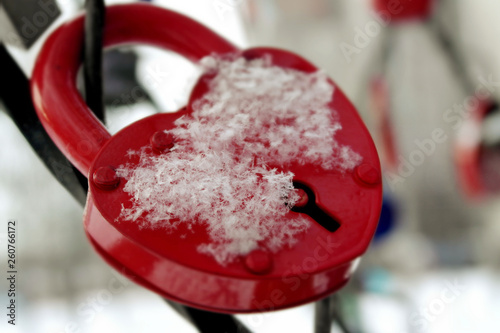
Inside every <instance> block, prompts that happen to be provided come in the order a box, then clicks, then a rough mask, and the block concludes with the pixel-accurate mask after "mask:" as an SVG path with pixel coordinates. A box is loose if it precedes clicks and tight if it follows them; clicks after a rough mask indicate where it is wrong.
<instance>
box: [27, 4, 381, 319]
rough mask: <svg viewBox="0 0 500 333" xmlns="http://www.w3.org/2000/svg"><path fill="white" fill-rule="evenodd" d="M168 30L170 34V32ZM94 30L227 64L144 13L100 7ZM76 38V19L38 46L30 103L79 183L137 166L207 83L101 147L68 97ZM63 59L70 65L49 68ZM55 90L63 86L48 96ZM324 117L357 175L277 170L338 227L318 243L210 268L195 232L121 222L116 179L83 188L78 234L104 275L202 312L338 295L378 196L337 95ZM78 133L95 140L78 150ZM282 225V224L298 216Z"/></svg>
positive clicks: (219, 43) (193, 36)
mask: <svg viewBox="0 0 500 333" xmlns="http://www.w3.org/2000/svg"><path fill="white" fill-rule="evenodd" d="M172 20H173V21H175V22H176V24H177V25H178V26H176V27H175V31H177V32H175V31H174V29H173V28H172V24H173V23H172V22H171V21H172ZM116 21H119V22H116ZM106 22H107V25H109V26H110V28H108V29H107V30H106V32H105V33H106V35H105V36H106V41H107V45H112V44H114V43H123V42H134V41H135V42H137V41H138V42H143V43H147V44H152V45H157V46H160V47H164V48H169V49H173V50H175V51H176V52H179V53H180V54H182V55H184V56H186V57H187V58H188V59H191V60H197V59H199V58H200V57H202V56H203V55H206V54H208V53H211V52H217V53H226V52H238V50H236V49H235V48H234V47H233V46H231V45H230V44H229V43H227V42H225V41H224V40H223V39H221V38H220V37H215V36H214V35H213V33H211V32H209V31H207V30H206V28H203V27H202V26H200V25H199V24H197V23H195V22H194V21H191V20H189V19H187V18H185V17H184V16H180V15H177V14H175V13H172V12H170V11H167V10H164V9H159V8H156V7H153V6H150V5H137V4H136V5H122V6H115V7H110V8H109V9H108V17H107V20H106ZM123 22H125V23H123ZM143 27H144V28H143ZM145 27H147V29H146V28H145ZM81 33H82V19H81V18H78V19H76V20H75V21H72V22H70V23H68V24H66V25H64V26H63V27H61V28H59V29H58V30H57V31H56V32H55V33H54V34H53V35H52V36H51V37H50V39H49V41H48V42H47V44H46V45H45V46H44V49H43V50H42V53H41V56H40V58H39V60H38V61H37V68H36V69H35V77H34V80H33V95H34V96H35V99H36V105H37V110H38V112H39V115H40V117H41V118H42V121H43V124H44V126H45V127H46V128H47V130H48V131H49V133H50V134H51V136H52V137H53V138H54V140H55V141H56V143H58V146H59V147H63V148H64V152H65V154H67V155H68V156H69V157H70V158H71V160H72V162H73V163H75V165H77V166H78V167H79V168H80V170H81V171H82V172H84V173H85V174H88V173H89V172H90V174H91V175H93V174H94V173H95V171H96V170H100V168H103V167H111V168H116V167H118V166H119V165H121V164H124V163H137V162H138V161H137V157H136V159H135V160H134V158H132V159H130V158H129V157H128V155H127V151H128V150H130V149H132V150H138V149H139V148H141V147H143V146H145V145H150V144H151V136H152V135H153V134H154V133H156V132H158V131H161V130H165V129H169V128H172V127H174V124H173V122H174V121H175V120H176V119H177V118H178V117H180V116H182V115H184V114H189V113H190V112H192V108H191V104H192V102H193V101H195V100H197V99H199V98H200V97H201V96H202V95H203V94H204V93H205V92H206V91H207V81H208V80H209V79H210V78H209V77H202V78H200V79H199V81H198V83H197V84H196V85H195V87H194V88H193V91H192V94H191V97H190V99H189V102H188V105H187V107H186V108H184V109H182V110H180V111H178V112H176V113H168V114H157V115H153V116H150V117H147V118H145V119H142V120H140V121H137V122H135V123H133V124H131V125H130V126H128V127H126V128H124V129H122V130H121V131H120V132H118V133H117V134H115V135H114V136H113V137H111V138H109V134H107V132H106V130H105V129H104V127H103V126H102V124H100V123H99V122H98V121H97V120H96V119H95V117H93V116H92V115H91V114H90V110H88V108H86V106H85V105H84V103H83V101H82V100H81V98H80V97H79V96H78V93H77V92H76V88H75V80H74V79H75V73H76V69H77V68H78V63H79V60H78V59H77V54H78V52H79V51H78V52H77V51H75V50H74V49H78V50H80V47H81V45H80V44H81ZM159 35H160V36H159ZM188 44H189V45H190V46H189V47H188ZM63 45H64V48H63ZM63 50H65V51H64V54H63ZM241 52H242V54H243V55H244V56H245V57H247V58H255V57H261V56H263V55H271V56H272V60H273V62H274V63H275V64H276V65H278V66H283V67H289V68H295V69H298V70H302V71H306V72H312V71H315V70H316V67H315V66H313V65H312V64H310V63H309V62H307V61H306V60H304V59H302V58H301V57H299V56H296V55H294V54H293V53H290V52H287V51H283V50H277V49H271V48H254V49H250V50H246V51H241ZM68 54H69V55H71V56H73V57H75V59H64V60H61V59H59V58H60V57H63V58H67V57H68V56H67V55H68ZM53 75H54V76H55V78H54V77H53ZM62 78H64V80H63V81H62V82H63V83H64V84H63V85H61V84H59V85H58V84H57V82H59V80H61V79H62ZM46 81H48V83H47V82H46ZM332 84H333V82H332ZM49 88H51V89H49ZM68 96H69V97H68ZM70 102H71V103H74V105H70V104H69V103H70ZM330 107H331V110H332V112H336V114H337V116H336V117H337V118H338V119H339V121H340V122H341V124H342V130H340V131H338V132H337V133H336V134H335V138H336V140H337V141H338V142H339V144H341V145H348V146H350V147H352V149H353V150H354V151H356V152H357V153H359V154H360V155H361V156H362V157H363V169H362V170H353V171H352V172H341V171H338V170H329V171H325V170H323V169H321V168H320V167H318V166H315V165H297V164H295V163H290V164H289V165H286V166H284V167H282V169H283V170H285V171H286V170H290V171H292V172H293V173H294V174H295V180H296V181H298V182H300V183H302V184H305V185H307V186H309V187H310V188H311V189H312V190H313V191H314V195H315V197H316V205H317V206H319V207H320V208H321V209H322V210H323V211H325V212H326V213H327V214H328V215H330V216H331V217H334V218H335V219H336V220H337V221H338V222H339V223H340V225H341V226H340V228H339V229H338V230H337V231H335V232H329V231H328V230H326V229H325V228H324V227H322V226H321V225H319V224H318V223H316V222H315V221H313V220H311V227H310V228H309V229H308V230H307V231H306V232H305V233H303V234H301V235H300V236H299V237H298V242H297V244H296V245H295V246H293V247H292V248H286V249H283V250H281V251H279V252H278V253H268V252H267V251H266V249H265V246H263V248H262V249H260V250H259V251H258V252H254V253H253V254H252V253H250V254H249V255H247V256H246V257H241V258H240V260H237V261H236V262H233V263H231V264H228V265H227V266H222V265H220V264H218V263H217V262H216V261H215V260H214V259H213V258H212V257H210V256H207V255H205V254H202V253H200V252H199V251H198V250H197V248H198V245H200V244H203V243H208V242H210V238H209V236H208V233H207V230H206V228H205V226H203V225H201V224H193V228H192V230H188V229H187V228H185V227H183V226H181V227H179V228H178V229H176V230H174V231H172V232H166V231H165V230H162V229H156V230H151V229H148V228H140V227H139V224H137V223H130V222H126V221H121V220H120V218H119V215H120V212H121V209H122V205H123V206H125V207H129V206H130V205H131V201H130V200H131V198H130V196H129V194H128V193H126V192H124V191H123V187H124V185H125V183H126V180H124V179H122V180H121V181H120V182H119V184H118V187H117V188H115V189H112V190H109V189H102V188H100V187H98V186H96V184H94V182H90V188H89V191H90V192H89V196H88V201H87V206H86V210H85V217H84V220H85V221H84V226H85V231H86V233H87V235H88V237H89V239H90V241H91V243H92V244H93V245H94V247H95V249H96V250H97V251H98V252H99V253H100V254H101V255H102V256H103V258H104V259H105V260H106V261H107V262H108V263H109V264H110V265H112V266H113V267H115V268H116V269H117V270H118V271H120V272H122V273H123V274H125V275H126V276H128V277H129V278H131V279H132V280H134V281H135V282H137V283H139V284H141V285H143V286H145V287H147V288H149V289H151V290H153V291H155V292H157V293H159V294H161V295H163V296H165V297H167V298H169V299H172V300H175V301H178V302H181V303H184V304H187V305H190V306H194V307H197V308H202V309H206V310H211V311H218V312H228V313H245V312H258V311H268V310H273V309H279V308H286V307H291V306H295V305H299V304H303V303H307V302H310V301H314V300H317V299H319V298H322V297H324V296H326V295H327V294H329V293H332V292H334V291H336V290H338V289H339V288H341V287H342V286H343V285H345V283H347V281H348V280H349V278H350V276H351V275H352V273H353V271H354V269H355V267H356V264H357V262H358V259H359V258H360V256H361V255H362V254H363V253H364V252H365V251H366V249H367V248H368V245H369V243H370V241H371V238H372V236H373V234H374V232H375V229H376V226H377V221H378V218H379V214H380V208H381V203H382V194H381V193H382V185H381V183H380V165H379V160H378V156H377V152H376V150H375V147H374V144H373V142H372V140H371V137H370V135H369V133H368V131H367V129H366V128H365V126H364V124H363V122H362V121H361V119H360V117H359V115H358V114H357V112H356V110H355V109H354V107H353V106H352V104H351V103H350V102H349V101H348V100H347V98H346V97H345V96H344V94H343V93H342V91H341V90H340V89H338V87H336V89H335V91H334V93H333V99H332V102H331V104H330ZM61 118H63V119H62V120H61ZM67 127H70V128H71V129H72V131H73V132H74V133H71V131H69V130H68V128H67ZM88 133H96V135H95V136H91V137H90V138H89V137H87V135H88ZM79 140H90V143H91V145H90V146H91V147H92V150H91V151H90V150H89V153H88V154H85V155H82V156H80V155H78V151H75V149H74V148H73V147H75V146H78V143H79V142H80V141H79ZM67 145H69V146H70V148H66V146H67ZM95 150H96V151H97V152H94V151H95ZM359 175H365V176H364V177H365V178H366V179H368V183H367V182H366V181H365V182H364V181H360V176H359ZM361 178H363V176H361ZM366 179H365V180H366ZM288 214H289V216H290V217H294V216H296V214H299V213H295V212H289V213H288ZM307 218H309V219H310V217H307ZM139 222H140V221H139ZM279 227H280V226H279V225H276V228H279Z"/></svg>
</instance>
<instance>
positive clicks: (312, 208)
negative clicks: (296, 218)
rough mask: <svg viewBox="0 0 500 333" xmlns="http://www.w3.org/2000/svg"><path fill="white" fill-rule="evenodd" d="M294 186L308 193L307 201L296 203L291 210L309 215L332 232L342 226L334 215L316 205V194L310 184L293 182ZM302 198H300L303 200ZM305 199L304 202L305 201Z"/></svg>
mask: <svg viewBox="0 0 500 333" xmlns="http://www.w3.org/2000/svg"><path fill="white" fill-rule="evenodd" d="M293 186H294V187H295V188H296V189H301V190H303V191H304V192H305V194H306V195H307V203H305V204H302V205H296V206H294V207H293V208H292V209H291V210H292V212H296V213H303V214H307V215H309V216H310V217H311V218H312V219H313V220H314V221H316V222H317V223H319V225H321V226H322V227H323V228H325V229H326V230H328V231H330V232H334V231H336V230H337V229H338V228H340V223H339V222H338V221H337V220H335V219H334V218H333V217H331V216H330V215H328V214H327V213H326V212H325V211H323V210H322V209H321V208H320V207H318V206H317V205H316V196H315V195H314V192H313V191H312V190H311V189H310V188H309V186H307V185H304V184H301V183H297V182H293ZM301 201H302V200H299V202H301ZM304 201H305V200H303V201H302V202H304Z"/></svg>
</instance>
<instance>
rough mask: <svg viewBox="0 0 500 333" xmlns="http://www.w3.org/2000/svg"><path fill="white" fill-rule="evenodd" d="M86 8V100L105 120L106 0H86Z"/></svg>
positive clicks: (97, 114) (84, 66) (98, 115)
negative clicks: (104, 49)
mask: <svg viewBox="0 0 500 333" xmlns="http://www.w3.org/2000/svg"><path fill="white" fill-rule="evenodd" d="M85 10H86V15H85V44H84V55H83V59H84V60H83V76H84V86H85V100H86V102H87V105H88V106H89V108H90V109H91V110H92V112H94V114H95V115H96V116H97V118H99V119H100V120H101V121H103V122H104V97H103V77H102V58H103V50H102V39H103V28H104V21H105V16H106V9H105V6H104V0H86V1H85Z"/></svg>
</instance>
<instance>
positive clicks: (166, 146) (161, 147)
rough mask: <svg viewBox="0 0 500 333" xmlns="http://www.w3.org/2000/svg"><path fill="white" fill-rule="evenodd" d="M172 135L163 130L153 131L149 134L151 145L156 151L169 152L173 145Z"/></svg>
mask: <svg viewBox="0 0 500 333" xmlns="http://www.w3.org/2000/svg"><path fill="white" fill-rule="evenodd" d="M174 142H175V140H174V136H173V135H172V134H170V133H165V132H164V131H158V132H155V133H154V134H153V135H152V136H151V146H152V147H153V150H154V151H156V152H158V153H165V152H169V151H170V149H172V148H173V147H174Z"/></svg>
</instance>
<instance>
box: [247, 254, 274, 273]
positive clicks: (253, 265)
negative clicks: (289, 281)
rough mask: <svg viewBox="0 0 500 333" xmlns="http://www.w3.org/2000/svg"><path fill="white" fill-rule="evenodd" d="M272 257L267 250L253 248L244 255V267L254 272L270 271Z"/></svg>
mask: <svg viewBox="0 0 500 333" xmlns="http://www.w3.org/2000/svg"><path fill="white" fill-rule="evenodd" d="M272 266H273V259H272V256H271V254H270V253H269V251H265V250H254V251H252V252H250V253H249V254H247V256H246V257H245V267H246V268H247V269H248V270H249V271H250V272H252V273H254V274H266V273H269V272H270V271H271V268H272Z"/></svg>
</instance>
